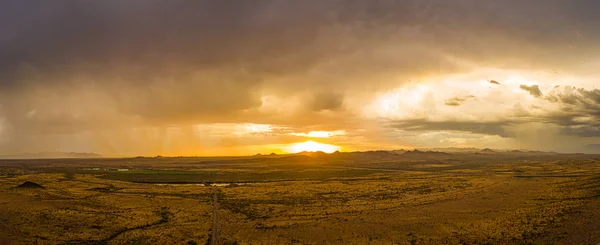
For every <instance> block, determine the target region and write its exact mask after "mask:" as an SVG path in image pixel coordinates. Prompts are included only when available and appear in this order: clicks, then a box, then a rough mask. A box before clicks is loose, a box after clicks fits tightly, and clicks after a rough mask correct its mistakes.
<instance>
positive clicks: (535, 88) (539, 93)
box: [519, 84, 543, 98]
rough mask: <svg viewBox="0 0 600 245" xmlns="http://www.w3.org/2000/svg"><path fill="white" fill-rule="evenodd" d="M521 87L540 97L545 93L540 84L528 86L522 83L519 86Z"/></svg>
mask: <svg viewBox="0 0 600 245" xmlns="http://www.w3.org/2000/svg"><path fill="white" fill-rule="evenodd" d="M519 88H520V89H522V90H525V91H527V92H528V93H529V94H531V95H532V96H533V97H536V98H540V97H542V95H543V94H542V91H541V90H540V86H538V85H531V86H527V85H523V84H521V86H519Z"/></svg>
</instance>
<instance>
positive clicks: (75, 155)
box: [0, 152, 102, 159]
mask: <svg viewBox="0 0 600 245" xmlns="http://www.w3.org/2000/svg"><path fill="white" fill-rule="evenodd" d="M101 157H102V155H100V154H96V153H86V152H37V153H21V154H12V155H0V159H50V158H101Z"/></svg>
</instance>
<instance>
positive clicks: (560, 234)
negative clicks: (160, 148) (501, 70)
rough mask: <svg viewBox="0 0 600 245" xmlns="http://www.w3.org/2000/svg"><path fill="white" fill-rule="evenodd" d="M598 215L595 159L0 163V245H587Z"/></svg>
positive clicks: (430, 156) (386, 155) (333, 157)
mask: <svg viewBox="0 0 600 245" xmlns="http://www.w3.org/2000/svg"><path fill="white" fill-rule="evenodd" d="M36 184H37V185H36ZM215 200H216V203H217V205H215ZM599 207H600V157H599V156H595V155H561V154H549V153H524V152H519V153H489V154H479V153H477V154H471V153H469V154H466V153H455V154H448V153H440V152H418V151H414V152H406V153H402V154H395V153H392V152H365V153H335V154H330V155H326V154H318V153H313V154H308V153H307V154H298V155H285V156H255V157H239V158H132V159H49V160H0V244H211V243H212V242H215V243H216V244H592V245H596V244H598V243H600V208H599ZM214 208H216V212H217V214H218V217H215V215H214V213H213V212H214V210H215V209H214ZM215 224H216V225H215ZM215 236H216V237H215Z"/></svg>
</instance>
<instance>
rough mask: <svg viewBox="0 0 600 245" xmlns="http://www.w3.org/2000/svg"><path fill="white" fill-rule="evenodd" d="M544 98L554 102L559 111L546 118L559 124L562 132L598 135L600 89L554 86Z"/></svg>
mask: <svg viewBox="0 0 600 245" xmlns="http://www.w3.org/2000/svg"><path fill="white" fill-rule="evenodd" d="M545 99H546V100H547V101H549V102H552V103H554V104H556V105H557V106H558V107H559V108H560V111H559V112H555V113H552V114H550V115H549V116H548V117H547V119H546V120H548V121H549V122H551V123H555V124H558V125H561V126H562V127H563V128H562V133H563V134H568V135H576V136H579V137H598V136H600V90H599V89H592V90H587V89H583V88H575V87H571V86H567V87H564V88H562V89H561V88H555V89H554V90H552V91H551V93H550V94H548V95H547V96H546V97H545Z"/></svg>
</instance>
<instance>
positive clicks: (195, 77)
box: [0, 0, 600, 150]
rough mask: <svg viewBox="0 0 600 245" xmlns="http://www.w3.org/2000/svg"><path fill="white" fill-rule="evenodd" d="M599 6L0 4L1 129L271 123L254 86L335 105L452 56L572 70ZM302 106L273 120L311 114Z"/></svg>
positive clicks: (311, 1)
mask: <svg viewBox="0 0 600 245" xmlns="http://www.w3.org/2000/svg"><path fill="white" fill-rule="evenodd" d="M599 5H600V3H596V2H595V1H559V0H544V1H541V0H539V1H516V0H514V1H513V0H509V1H479V0H458V1H446V0H428V1H422V0H408V1H395V0H380V1H373V0H350V1H337V0H306V1H276V0H256V1H237V0H219V1H208V0H206V1H204V0H198V1H178V0H175V1H160V0H157V1H146V0H132V1H117V0H106V1H66V0H64V1H63V0H57V1H39V0H37V1H36V0H33V1H20V0H7V1H0V106H1V107H0V108H1V110H0V121H1V122H2V123H0V127H2V130H3V132H4V135H6V134H10V135H11V139H12V143H13V146H14V147H15V148H18V147H17V146H15V145H16V143H15V142H16V141H17V139H19V141H21V142H22V145H27V143H28V142H29V143H31V144H33V143H34V142H35V138H36V137H35V135H37V134H42V133H43V134H56V135H65V134H68V133H75V132H93V131H98V130H104V129H106V128H111V127H116V126H123V127H136V126H143V125H155V124H160V125H171V124H180V123H182V122H185V123H188V124H190V123H210V122H249V121H253V120H261V121H262V122H266V123H268V119H269V118H270V117H268V115H257V114H256V113H254V114H252V113H249V112H252V111H257V109H258V108H260V107H261V105H262V103H263V101H262V96H263V95H265V94H264V93H266V92H265V91H268V92H269V93H271V94H275V95H278V96H280V97H282V98H287V97H288V96H292V95H294V94H295V93H305V92H306V91H309V92H308V94H312V95H314V96H305V97H306V98H305V99H306V100H307V101H302V102H301V105H303V106H305V107H306V108H304V109H307V110H309V111H313V112H318V111H322V110H330V111H336V112H340V113H341V112H343V111H344V110H341V109H343V106H344V101H345V99H346V98H347V96H346V95H345V92H346V91H359V92H362V93H370V92H373V90H378V89H379V90H381V89H386V88H392V87H397V86H398V85H400V84H399V83H401V81H404V80H408V79H409V78H411V77H412V76H415V77H418V76H425V75H432V74H433V75H443V74H445V73H452V72H457V71H464V70H468V69H471V67H469V66H468V65H467V66H465V65H464V63H461V62H456V61H457V60H459V61H465V62H466V63H467V64H476V65H481V66H495V67H500V68H504V67H508V68H511V67H519V68H521V67H544V68H547V67H560V68H561V69H563V70H574V71H575V70H577V69H580V68H579V67H581V66H580V64H581V62H585V61H587V60H589V59H592V58H595V57H597V52H596V51H595V49H594V48H593V47H595V46H596V43H597V42H598V41H599V38H598V37H599V36H598V35H599V33H598V32H597V31H596V29H597V28H596V27H597V26H598V24H599V23H600V17H599V16H598V15H597V14H596V13H595V11H594V10H595V9H597V8H598V7H600V6H599ZM558 57H560V58H558ZM392 78H393V79H392ZM298 91H300V92H298ZM318 91H333V92H331V93H329V92H327V93H320V92H318ZM586 98H587V99H586V100H589V99H590V97H589V96H588V97H586ZM557 100H560V101H561V103H566V104H568V103H569V101H577V98H570V97H568V96H566V97H561V98H557ZM578 103H587V106H593V105H592V104H590V103H588V102H578ZM454 104H457V103H454ZM578 108H579V107H578ZM249 115H250V116H249ZM302 116H303V118H302V120H298V118H288V119H287V121H286V120H281V121H277V122H281V123H292V124H293V123H294V122H297V121H302V123H305V124H310V123H311V122H310V120H308V119H307V118H309V119H310V118H318V117H312V116H311V115H304V114H303V115H302ZM2 125H4V126H2ZM472 126H474V125H472ZM453 127H454V126H453ZM456 127H458V126H456ZM456 127H455V128H456ZM459 128H460V127H459ZM467 128H469V127H467ZM475 128H477V127H475ZM492 128H493V127H492ZM475 131H481V130H475ZM483 131H488V130H483ZM492 131H494V130H492ZM30 134H35V135H34V136H31V135H30ZM26 136H27V137H26ZM38 138H39V137H38ZM0 150H1V149H0Z"/></svg>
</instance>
